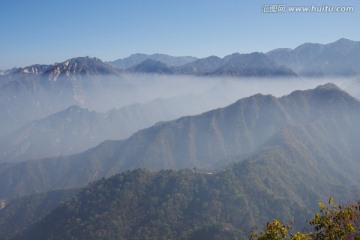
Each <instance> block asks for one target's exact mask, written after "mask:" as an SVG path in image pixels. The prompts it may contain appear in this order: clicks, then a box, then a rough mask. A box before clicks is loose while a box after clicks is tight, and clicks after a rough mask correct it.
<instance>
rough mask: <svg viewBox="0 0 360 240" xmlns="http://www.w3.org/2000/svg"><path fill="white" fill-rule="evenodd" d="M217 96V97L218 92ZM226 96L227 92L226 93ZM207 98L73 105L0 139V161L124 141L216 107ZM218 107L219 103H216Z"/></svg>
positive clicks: (55, 153) (49, 155)
mask: <svg viewBox="0 0 360 240" xmlns="http://www.w3.org/2000/svg"><path fill="white" fill-rule="evenodd" d="M218 94H221V90H219V92H218ZM227 94H228V95H230V93H229V92H227ZM209 98H210V97H208V96H207V95H191V94H187V95H184V96H177V97H172V98H166V99H165V98H158V99H155V100H153V101H150V102H147V103H144V104H139V103H137V104H131V105H128V106H124V107H122V108H119V109H112V110H109V111H107V112H105V113H99V112H96V111H90V110H88V109H85V108H82V107H80V106H77V105H74V106H70V107H68V108H67V109H65V110H63V111H60V112H57V113H55V114H52V115H50V116H48V117H46V118H43V119H39V120H34V121H31V122H29V123H26V124H25V125H24V126H23V127H21V128H19V129H18V130H16V131H15V132H13V133H11V134H8V135H7V136H6V137H3V138H0V162H19V161H25V160H28V159H40V158H45V157H54V156H60V155H70V154H75V153H79V152H82V151H85V150H87V149H88V148H91V147H95V146H96V145H98V144H100V143H101V142H103V141H105V140H111V139H112V140H116V139H125V138H128V137H129V136H130V135H132V134H133V133H135V132H136V131H138V130H140V129H143V128H147V127H150V126H152V125H154V124H155V123H157V122H159V121H168V120H173V119H176V118H178V117H181V116H185V115H192V114H196V113H198V112H203V111H205V110H208V109H210V106H216V103H215V102H212V100H211V99H209ZM226 101H227V100H226V98H223V102H226ZM216 102H218V103H219V104H220V103H221V102H222V101H216Z"/></svg>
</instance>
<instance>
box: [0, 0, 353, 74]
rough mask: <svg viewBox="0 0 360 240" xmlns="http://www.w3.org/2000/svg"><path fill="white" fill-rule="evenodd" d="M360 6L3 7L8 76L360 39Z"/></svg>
mask: <svg viewBox="0 0 360 240" xmlns="http://www.w3.org/2000/svg"><path fill="white" fill-rule="evenodd" d="M275 3H281V4H285V5H286V6H292V5H297V6H299V5H304V6H307V5H316V6H321V5H330V6H340V5H341V6H342V5H345V6H354V7H355V11H354V12H353V13H290V12H285V13H262V12H261V9H262V6H263V5H264V4H275ZM359 23H360V1H358V0H341V1H340V0H335V1H331V0H328V1H326V0H311V1H310V0H302V1H298V0H281V1H279V0H102V1H100V0H61V1H60V0H47V1H45V0H30V1H29V0H22V1H20V0H2V1H1V3H0V31H1V33H0V69H8V68H11V67H20V66H27V65H31V64H35V63H49V64H50V63H51V64H52V63H54V62H62V61H64V60H66V59H69V58H72V57H77V56H91V57H98V58H100V59H102V60H104V61H109V60H115V59H118V58H123V57H127V56H129V55H130V54H132V53H139V52H141V53H148V54H151V53H166V54H170V55H176V56H184V55H192V56H197V57H206V56H209V55H218V56H224V55H227V54H231V53H234V52H240V53H248V52H253V51H263V52H266V51H269V50H271V49H274V48H279V47H289V48H294V47H296V46H298V45H299V44H302V43H304V42H318V43H329V42H333V41H335V40H337V39H339V38H342V37H345V38H349V39H352V40H360V31H359V27H358V25H359Z"/></svg>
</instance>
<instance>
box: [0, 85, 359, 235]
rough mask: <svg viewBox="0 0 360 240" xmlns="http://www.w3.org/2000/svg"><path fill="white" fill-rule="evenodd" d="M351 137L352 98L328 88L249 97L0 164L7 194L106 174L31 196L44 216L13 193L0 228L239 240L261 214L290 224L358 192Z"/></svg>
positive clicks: (355, 132) (354, 125)
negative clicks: (83, 147)
mask: <svg viewBox="0 0 360 240" xmlns="http://www.w3.org/2000/svg"><path fill="white" fill-rule="evenodd" d="M75 109H77V108H75ZM359 140H360V102H359V101H358V100H356V99H355V98H353V97H352V96H350V95H349V94H347V93H346V92H345V91H343V90H341V89H340V88H338V87H337V86H336V85H334V84H325V85H321V86H318V87H316V88H315V89H310V90H302V91H299V90H298V91H294V92H292V93H291V94H288V95H285V96H283V97H279V98H276V97H274V96H271V95H262V94H256V95H253V96H251V97H247V98H243V99H240V100H238V101H237V102H235V103H233V104H231V105H229V106H227V107H225V108H218V109H215V110H212V111H208V112H205V113H203V114H200V115H194V116H188V117H182V118H179V119H177V120H173V121H168V122H160V123H158V124H155V125H154V126H152V127H150V128H147V129H144V130H141V131H138V132H137V133H135V134H134V135H132V136H131V137H129V138H128V139H124V140H113V141H105V142H103V143H101V144H100V145H98V146H97V147H95V148H92V149H89V150H87V151H85V152H83V153H80V154H76V155H71V156H62V157H58V158H47V159H41V160H30V161H25V162H20V163H3V164H1V165H0V194H1V196H0V198H2V199H6V200H7V201H11V200H13V199H15V198H17V197H20V196H24V195H31V194H35V193H45V192H47V191H53V190H56V189H66V188H67V189H72V188H74V187H82V186H85V185H86V184H88V183H89V182H91V181H94V180H97V179H100V178H102V177H110V176H112V177H110V178H108V179H104V178H103V179H101V180H98V181H96V182H93V183H91V184H90V185H88V186H87V187H85V188H83V189H82V190H81V191H80V193H79V194H77V195H76V196H75V197H73V198H71V196H74V195H72V194H76V193H72V192H69V194H67V193H66V191H65V192H63V193H61V196H64V198H61V199H63V200H66V199H69V198H68V197H67V196H70V198H71V199H69V200H66V202H65V203H63V204H60V203H59V201H56V202H54V200H51V199H53V196H54V195H51V194H50V195H41V197H40V201H41V202H43V201H50V202H51V203H53V204H49V206H51V207H49V208H47V210H46V209H44V212H43V213H42V214H33V213H31V212H29V210H30V209H34V208H36V206H40V205H37V203H36V202H34V203H33V204H32V203H30V202H29V199H33V198H36V196H40V195H34V196H33V197H32V196H29V197H26V198H21V199H22V200H21V201H22V202H23V206H24V204H27V205H25V207H24V210H23V211H24V212H28V213H29V215H27V216H24V220H23V221H22V222H21V223H19V224H16V225H14V226H13V229H12V227H11V226H10V227H8V228H4V224H5V223H6V222H7V221H10V220H11V219H14V218H16V217H15V216H19V212H18V210H17V209H19V208H20V207H21V205H10V204H9V205H8V206H6V207H5V208H4V209H3V210H2V211H0V229H5V230H4V232H5V233H7V234H10V235H7V236H11V237H8V238H5V239H6V240H7V239H68V238H71V237H73V238H78V239H114V238H119V237H120V238H125V239H126V238H128V239H129V238H130V239H143V238H144V236H147V237H148V238H149V239H159V238H161V237H165V238H171V239H203V238H208V239H234V238H238V239H246V238H247V236H248V234H249V233H250V232H251V230H253V229H254V227H255V226H259V225H262V224H265V223H266V221H268V220H269V219H271V218H279V219H280V220H282V221H294V220H295V222H294V227H295V228H297V229H299V228H301V227H303V225H301V224H300V223H299V222H304V221H303V220H304V219H307V218H309V214H310V212H311V211H310V210H311V209H313V208H314V206H315V205H316V202H317V201H320V200H322V201H323V200H324V199H326V198H328V196H330V195H331V196H334V197H335V198H341V199H342V200H343V201H347V200H349V199H352V198H353V197H355V196H356V195H357V193H358V192H359V190H360V188H359V187H358V186H359V183H360V177H359V176H358V171H359V169H360V162H359V161H358V156H360V151H359V149H358V146H357V143H358V141H359ZM136 168H148V169H153V170H160V171H159V172H154V171H150V170H132V171H128V170H131V169H136ZM170 168H171V169H183V168H191V169H192V170H190V169H187V170H161V169H170ZM124 171H126V172H124ZM121 172H124V173H121ZM119 173H120V174H119ZM114 174H117V175H115V176H113V175H114ZM47 199H48V200H47ZM59 199H60V198H59ZM15 201H16V200H14V203H16V202H15ZM26 206H28V207H26ZM56 206H58V207H56ZM11 209H13V210H11ZM52 209H54V210H52ZM45 210H46V211H48V213H49V214H44V213H45V212H46V211H45ZM5 213H6V214H5ZM39 219H41V220H39ZM38 220H39V221H38ZM9 228H10V229H9ZM16 229H17V230H16ZM23 229H24V231H21V230H23ZM11 233H14V234H11ZM15 233H17V234H16V236H15ZM13 237H14V238H13Z"/></svg>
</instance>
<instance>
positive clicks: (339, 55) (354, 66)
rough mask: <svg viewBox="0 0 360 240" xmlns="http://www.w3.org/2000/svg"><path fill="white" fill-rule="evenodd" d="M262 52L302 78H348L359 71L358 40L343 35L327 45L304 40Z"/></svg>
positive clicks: (359, 49) (359, 44) (359, 43)
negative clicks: (303, 42) (299, 43)
mask: <svg viewBox="0 0 360 240" xmlns="http://www.w3.org/2000/svg"><path fill="white" fill-rule="evenodd" d="M266 55H267V56H268V57H269V58H270V59H272V60H274V61H275V62H276V63H278V64H281V65H282V64H283V65H285V66H287V67H289V68H291V69H293V70H294V71H295V72H296V73H297V74H299V75H301V76H306V77H349V76H358V75H359V73H360V70H359V69H360V62H359V60H358V59H359V58H360V42H358V41H351V40H348V39H345V38H342V39H339V40H338V41H336V42H333V43H329V44H318V43H305V44H302V45H300V46H298V47H297V48H295V49H275V50H272V51H270V52H268V53H266Z"/></svg>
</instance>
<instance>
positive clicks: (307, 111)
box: [0, 85, 360, 199]
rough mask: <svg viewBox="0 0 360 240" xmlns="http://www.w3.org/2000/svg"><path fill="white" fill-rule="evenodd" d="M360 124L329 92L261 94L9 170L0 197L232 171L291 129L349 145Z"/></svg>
mask: <svg viewBox="0 0 360 240" xmlns="http://www.w3.org/2000/svg"><path fill="white" fill-rule="evenodd" d="M334 99H336V101H335V102H334ZM334 103H336V104H334ZM319 109H320V110H321V111H319ZM330 116H331V117H330ZM329 118H330V119H329ZM359 119H360V102H359V101H357V100H356V99H355V98H353V97H351V96H350V95H348V94H347V93H346V92H344V91H342V90H340V89H337V88H334V87H333V86H332V85H325V87H320V88H316V89H313V90H307V91H295V92H293V93H292V94H289V95H287V96H284V97H282V98H275V97H273V96H271V95H261V94H258V95H254V96H252V97H248V98H244V99H241V100H239V101H237V102H235V103H234V104H231V105H229V106H228V107H225V108H219V109H217V110H213V111H209V112H206V113H203V114H201V115H196V116H190V117H183V118H180V119H177V120H174V121H170V122H165V123H161V124H157V125H155V126H153V127H150V128H147V129H144V130H141V131H139V132H137V133H135V134H134V135H132V136H131V137H130V138H128V139H126V140H121V141H106V142H103V143H101V144H100V145H98V146H97V147H94V148H92V149H90V150H87V151H85V152H83V153H80V154H76V155H72V156H64V157H60V158H49V159H43V160H34V161H27V162H24V163H19V164H13V165H10V166H7V168H6V170H4V171H3V174H1V176H0V180H1V181H0V189H1V191H0V192H2V194H3V195H2V196H0V197H2V198H5V199H8V198H10V199H11V198H13V197H15V196H18V194H20V195H23V194H29V193H32V192H34V191H35V192H43V191H47V190H49V189H58V188H69V187H71V188H73V187H78V186H83V185H85V184H86V183H88V182H89V181H93V180H96V179H98V178H100V177H102V176H111V175H113V174H116V173H118V172H121V171H125V170H128V169H134V168H139V167H141V168H144V167H146V168H150V169H164V168H165V169H167V168H173V169H179V168H185V167H199V168H212V167H217V166H219V165H220V164H221V165H224V164H226V163H230V162H231V161H232V160H231V159H228V157H231V156H244V157H245V156H247V155H249V154H251V153H252V152H254V151H255V150H256V149H258V148H259V147H261V146H262V145H263V144H265V143H266V142H267V141H268V140H269V139H270V138H271V137H272V136H273V135H274V134H275V133H277V132H278V131H280V130H281V129H282V128H283V127H284V126H286V125H289V124H292V125H293V124H295V125H296V124H298V125H303V124H310V123H314V122H317V121H319V122H326V123H327V124H324V127H323V128H322V129H321V132H322V136H327V135H328V136H331V134H332V132H333V131H335V130H337V129H339V126H343V128H344V130H343V132H344V133H346V134H347V135H344V136H343V138H344V139H346V141H345V140H344V141H345V142H348V141H350V140H349V139H353V140H356V139H358V138H359V137H357V135H356V134H355V133H358V131H357V130H356V131H355V129H358V128H359V126H358V122H360V120H359ZM358 120H359V121H358ZM332 121H333V122H334V123H335V125H334V126H333V124H334V123H332ZM349 129H353V130H352V131H349ZM349 132H350V133H351V132H353V134H348V133H349ZM325 133H326V134H325ZM334 134H335V132H334ZM336 134H338V133H336ZM359 136H360V133H359ZM345 142H344V143H342V144H345ZM350 142H351V141H350ZM330 143H331V142H329V144H330ZM350 149H352V150H351V151H353V152H356V146H354V145H353V144H350V145H349V144H346V148H345V149H344V151H350ZM100 159H101V160H100ZM350 159H351V158H350ZM237 161H241V158H239V159H238V160H237ZM349 161H350V160H349ZM25 169H26V170H25ZM54 169H57V170H58V171H57V173H56V174H54V173H52V171H54ZM59 169H61V171H59ZM75 169H76V170H75ZM24 170H25V172H24ZM20 172H21V174H22V176H21V178H20V179H23V180H20V179H19V181H20V182H22V181H25V182H27V183H29V184H30V182H32V187H31V186H29V187H28V188H26V190H25V189H23V187H22V186H21V185H19V183H20V182H11V179H10V177H11V176H18V175H19V174H20ZM35 173H36V174H35ZM50 173H52V174H50ZM34 174H35V175H36V178H34V177H33V175H34ZM48 174H50V175H48ZM25 179H26V180H25ZM45 182H46V183H47V184H46V185H44V183H45ZM35 186H36V187H35ZM50 186H51V187H50Z"/></svg>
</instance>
